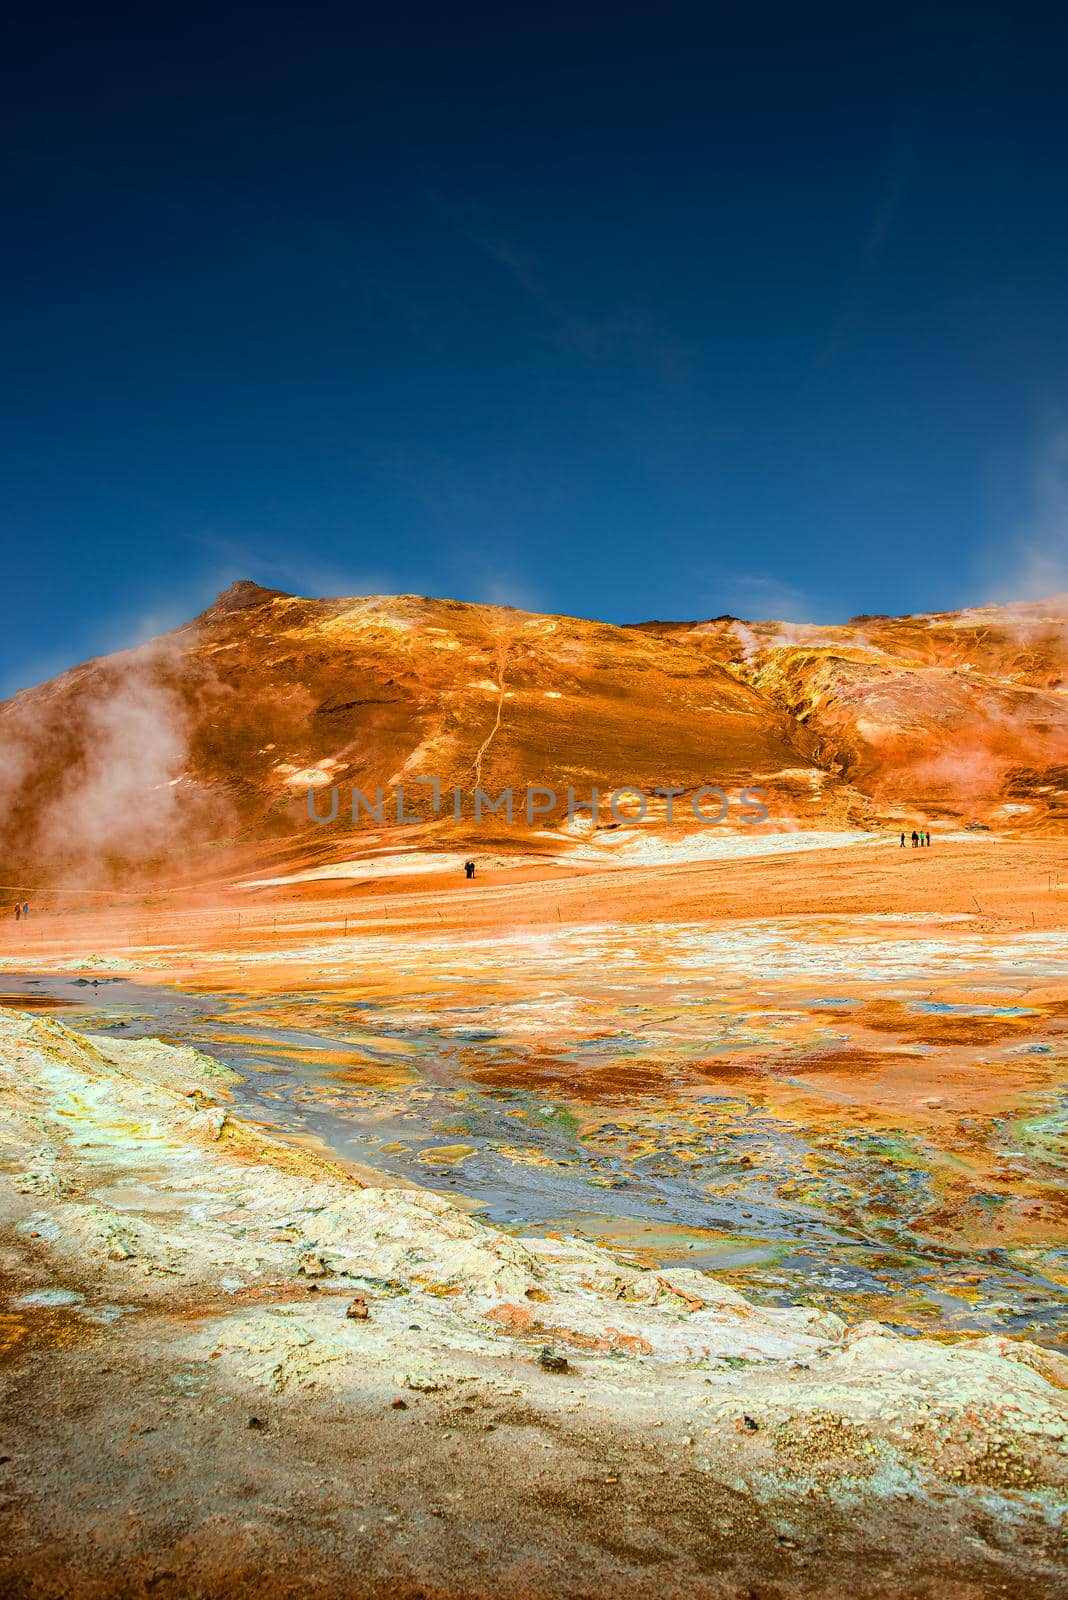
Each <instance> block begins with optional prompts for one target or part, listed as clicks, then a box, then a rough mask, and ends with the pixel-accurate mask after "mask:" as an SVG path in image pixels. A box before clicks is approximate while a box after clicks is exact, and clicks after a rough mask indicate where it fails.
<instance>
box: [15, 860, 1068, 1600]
mask: <svg viewBox="0 0 1068 1600" xmlns="http://www.w3.org/2000/svg"><path fill="white" fill-rule="evenodd" d="M813 842H815V841H809V843H810V844H812V843H813ZM1065 866H1066V850H1065V847H1064V846H1063V845H1062V844H1059V843H1057V842H1056V841H1050V840H1037V839H1030V840H1005V839H999V838H997V837H995V836H993V835H990V836H983V837H976V838H959V839H946V840H940V841H937V843H936V846H935V847H934V848H932V850H931V851H930V852H915V853H914V852H913V851H911V850H907V851H904V852H901V851H900V850H899V849H898V847H897V843H896V840H894V841H890V840H888V839H887V838H886V836H885V835H884V836H878V835H873V836H869V837H866V838H861V839H858V840H855V841H854V840H850V839H849V838H847V837H841V838H839V839H837V840H831V839H828V840H827V841H826V846H825V847H824V848H816V849H813V848H805V849H802V848H798V849H796V850H793V851H788V852H786V853H767V854H750V855H739V856H737V857H733V856H732V855H731V854H730V852H729V851H727V852H724V853H723V854H722V855H721V856H720V857H713V858H711V859H708V860H685V859H683V860H677V861H674V862H673V861H671V860H670V859H668V860H664V861H659V862H657V861H652V862H650V861H646V862H642V861H641V860H637V859H636V860H633V861H631V862H629V863H627V862H626V859H625V857H624V856H622V855H621V856H620V858H619V861H618V863H615V864H612V865H610V866H604V865H603V864H601V863H600V862H598V861H596V860H594V861H588V860H587V861H584V860H583V859H582V857H581V855H576V856H575V857H574V858H573V859H569V860H568V861H567V862H566V863H562V862H551V861H550V862H546V861H542V862H541V863H534V864H531V863H530V862H526V863H523V862H519V861H517V862H516V864H515V865H509V864H508V863H507V861H502V862H500V863H499V864H498V865H496V866H494V865H493V864H487V865H484V867H483V869H482V870H481V871H480V875H479V878H478V879H477V881H476V883H475V884H473V885H466V884H464V883H463V882H462V879H461V878H460V877H459V876H458V875H457V873H456V872H455V870H454V864H453V863H451V862H449V861H446V862H444V863H440V862H435V861H433V860H421V859H420V858H418V857H412V858H411V859H410V860H401V859H397V860H394V861H393V862H392V865H390V864H389V863H388V862H383V860H382V859H381V857H379V858H377V859H376V861H375V863H374V864H373V866H372V864H371V863H370V861H364V862H362V863H355V864H353V865H352V866H351V867H350V868H348V869H345V870H343V871H341V873H340V876H332V877H325V878H324V877H319V878H308V877H307V876H306V875H305V876H301V877H294V875H293V874H292V873H290V874H289V875H288V877H287V875H286V874H285V873H284V872H277V871H276V872H274V874H273V881H270V882H268V881H266V880H267V879H269V878H271V877H272V874H271V873H270V872H268V871H267V870H264V871H263V872H259V873H256V872H249V873H248V875H247V877H246V879H245V880H244V883H243V884H236V885H233V886H231V887H230V888H229V889H228V890H226V891H225V892H223V891H220V892H219V893H217V894H215V895H213V896H208V895H207V894H206V893H205V894H203V895H202V896H201V898H199V899H197V900H193V899H184V900H182V901H181V902H179V901H178V900H177V897H171V898H169V899H168V897H166V896H163V895H157V896H155V897H148V896H146V897H145V898H144V900H143V901H141V902H139V903H137V904H133V903H125V904H122V905H121V906H116V907H114V908H113V909H111V910H107V911H105V910H99V911H96V912H69V911H67V910H66V909H65V908H64V907H63V906H62V905H60V904H59V903H58V902H57V905H56V908H55V909H54V910H51V911H50V912H49V913H48V915H46V916H44V917H41V918H40V919H37V918H35V919H33V920H32V921H31V923H30V925H29V927H24V928H22V929H20V930H17V931H16V930H14V929H13V928H11V927H9V928H8V929H7V931H6V934H5V940H6V944H5V947H4V948H3V949H2V950H0V968H2V969H3V970H4V971H5V972H6V973H7V974H9V975H10V976H9V979H8V980H7V987H8V988H9V989H10V991H11V992H10V993H5V994H4V995H3V996H2V997H0V998H2V999H3V1007H2V1009H0V1207H2V1211H0V1296H2V1298H0V1523H2V1534H3V1536H2V1538H0V1593H2V1594H4V1595H5V1596H7V1595H10V1596H33V1597H39V1600H46V1597H48V1600H51V1597H58V1596H61V1595H62V1596H66V1595H70V1596H79V1597H82V1596H85V1597H89V1596H100V1597H104V1596H108V1597H110V1596H126V1595H130V1596H134V1595H148V1594H152V1595H157V1596H169V1595H174V1596H218V1597H223V1596H231V1595H233V1596H237V1595H245V1594H253V1593H256V1594H261V1593H269V1594H271V1595H278V1596H286V1595H294V1596H296V1595H300V1596H303V1595H319V1594H322V1595H331V1596H333V1595H352V1596H364V1595H367V1596H378V1595H381V1596H413V1597H414V1596H417V1595H421V1596H425V1597H427V1600H430V1597H438V1596H440V1597H446V1596H448V1597H456V1596H465V1597H468V1596H469V1597H472V1600H474V1597H483V1596H485V1597H491V1596H492V1597H498V1596H499V1597H504V1596H508V1597H516V1600H522V1597H524V1596H527V1595H535V1594H537V1595H538V1596H542V1597H544V1596H546V1595H559V1596H590V1597H593V1596H609V1595H610V1596H615V1595H620V1596H622V1595H626V1596H638V1597H640V1596H657V1597H662V1596H675V1595H678V1596H688V1597H689V1596H702V1597H703V1596H720V1595H723V1596H745V1595H751V1596H758V1597H761V1600H771V1597H774V1596H782V1597H787V1596H791V1597H792V1596H809V1595H811V1596H837V1595H847V1594H848V1595H850V1596H853V1595H856V1594H857V1593H858V1592H860V1593H864V1594H867V1595H871V1596H917V1597H919V1596H932V1597H933V1596H938V1597H946V1596H961V1597H964V1596H973V1595H988V1594H989V1595H992V1596H995V1595H998V1596H1001V1595H1004V1596H1015V1595H1020V1596H1022V1595H1025V1594H1026V1595H1028V1596H1029V1597H1030V1596H1034V1595H1036V1594H1043V1595H1056V1594H1059V1593H1068V1585H1066V1580H1065V1570H1064V1566H1063V1561H1062V1555H1061V1546H1060V1543H1059V1539H1060V1537H1061V1532H1062V1522H1061V1519H1062V1517H1063V1511H1064V1504H1065V1485H1066V1481H1068V1473H1066V1470H1065V1468H1066V1459H1065V1450H1064V1441H1065V1428H1066V1420H1068V1419H1066V1411H1068V1406H1066V1397H1068V1361H1066V1360H1065V1357H1064V1356H1063V1355H1062V1354H1061V1353H1060V1352H1059V1350H1058V1348H1057V1346H1058V1344H1059V1342H1060V1340H1059V1336H1058V1333H1057V1324H1056V1313H1057V1310H1058V1307H1059V1306H1060V1305H1061V1303H1062V1299H1063V1288H1064V1281H1065V1274H1064V1247H1065V1243H1066V1240H1065V1207H1064V1200H1063V1193H1062V1192H1061V1190H1060V1188H1059V1176H1060V1172H1061V1170H1062V1169H1060V1168H1059V1166H1058V1163H1059V1160H1060V1157H1061V1154H1062V1152H1063V1120H1058V1119H1060V1118H1062V1112H1063V1090H1064V1076H1063V1067H1064V1057H1065V1039H1066V1034H1068V1030H1066V1018H1068V979H1066V977H1065V973H1066V971H1068V960H1066V956H1068V939H1066V937H1065V900H1066V895H1068V872H1066V871H1065ZM113 979H126V980H132V982H133V983H134V984H136V985H138V986H139V987H140V988H141V989H142V990H143V992H144V994H145V995H146V996H147V995H149V994H150V993H153V994H154V993H156V992H157V991H159V992H161V993H162V992H163V991H166V992H167V993H169V994H171V995H178V996H179V997H181V998H182V1000H183V1003H186V1002H188V1003H189V1004H190V1005H191V1004H192V1003H193V1000H194V999H195V998H196V997H200V998H201V1000H202V999H203V997H205V996H209V997H214V1001H215V1003H216V1005H217V1006H218V1007H219V1008H220V1009H219V1014H218V1017H216V1018H214V1019H209V1021H208V1022H207V1023H205V1024H204V1027H205V1028H209V1027H215V1028H216V1029H217V1032H218V1038H219V1040H220V1041H224V1040H227V1039H228V1040H230V1042H231V1044H232V1043H233V1032H232V1026H233V1017H234V1015H235V1014H236V1015H237V1016H238V1018H239V1020H240V1026H241V1027H242V1028H243V1029H244V1030H245V1033H246V1035H247V1037H248V1039H254V1040H256V1041H258V1042H256V1043H255V1044H254V1045H249V1044H248V1043H247V1040H246V1044H245V1046H244V1048H245V1049H246V1050H253V1049H254V1050H255V1051H260V1055H259V1056H256V1060H258V1061H259V1063H260V1068H262V1074H263V1075H262V1077H261V1078H259V1079H256V1082H257V1083H258V1084H259V1088H258V1089H257V1094H258V1096H259V1098H258V1099H257V1100H256V1101H255V1104H253V1102H252V1101H251V1100H250V1098H249V1096H250V1093H251V1091H250V1088H249V1084H250V1083H251V1082H252V1081H253V1079H254V1077H255V1074H254V1073H253V1072H252V1071H251V1069H249V1070H248V1071H246V1070H245V1068H244V1066H239V1067H238V1070H236V1071H235V1070H234V1068H233V1067H232V1066H229V1065H226V1064H223V1062H222V1061H221V1060H220V1059H217V1058H216V1057H217V1056H219V1057H221V1056H227V1055H228V1056H229V1059H230V1060H231V1061H240V1062H242V1063H243V1062H244V1061H245V1060H248V1059H252V1057H251V1056H245V1055H239V1054H238V1052H237V1049H236V1046H234V1048H232V1049H231V1048H229V1046H228V1048H227V1049H225V1050H224V1049H222V1048H221V1047H220V1049H219V1050H218V1051H216V1050H215V1049H214V1048H213V1049H212V1051H211V1052H205V1050H204V1049H202V1048H199V1046H200V1045H201V1044H202V1043H203V1042H204V1039H205V1037H206V1035H205V1034H203V1033H202V1034H198V1035H197V1041H196V1042H197V1045H198V1048H194V1047H193V1045H192V1044H190V1043H189V1042H188V1038H187V1036H186V1035H183V1033H182V1031H181V1027H182V1026H184V1024H181V1025H180V1022H179V1021H174V1022H173V1023H171V1022H168V1023H167V1024H166V1025H164V1026H160V1027H158V1029H157V1031H158V1032H159V1033H161V1034H163V1036H164V1039H163V1040H161V1039H159V1038H153V1037H150V1036H149V1035H148V1032H147V1024H146V1025H145V1027H140V1026H137V1025H135V1023H134V1020H133V1013H132V1012H130V1013H123V1014H121V1015H120V1013H119V1010H118V1009H117V1008H116V1007H114V1006H113V1007H112V1008H111V1009H110V1010H109V1009H108V1006H109V1004H110V1002H108V1000H107V990H106V982H107V981H108V980H113ZM77 983H80V984H81V988H80V989H78V990H74V991H73V993H74V994H76V995H80V996H82V997H83V998H81V999H77V1000H74V999H72V998H71V993H70V987H71V986H73V985H74V984H77ZM57 985H60V986H62V985H66V986H68V987H67V988H63V990H62V994H61V993H60V988H59V987H57ZM93 985H95V986H96V987H95V988H94V987H93ZM117 992H118V990H117V989H116V993H117ZM123 992H124V993H125V990H124V991H123ZM146 1004H147V1002H146ZM223 1007H230V1008H231V1011H230V1012H229V1013H228V1014H227V1015H228V1017H229V1019H230V1020H229V1022H227V1024H226V1025H227V1026H228V1027H231V1032H230V1033H227V1032H226V1028H225V1027H224V1025H223V1021H220V1020H219V1018H221V1017H222V1008H223ZM234 1008H236V1012H235V1010H234ZM265 1019H268V1020H269V1021H270V1023H271V1027H272V1028H273V1029H274V1035H273V1037H274V1040H275V1046H276V1053H275V1055H274V1056H273V1057H271V1058H270V1059H267V1057H265V1056H263V1054H262V1050H261V1045H262V1042H263V1040H264V1039H266V1038H267V1025H266V1022H265ZM297 1028H301V1029H304V1030H305V1032H304V1033H303V1034H302V1035H301V1038H302V1039H304V1040H307V1039H308V1038H311V1037H315V1036H318V1037H319V1038H320V1040H321V1041H322V1045H323V1047H322V1051H321V1060H320V1061H319V1063H318V1065H317V1066H316V1069H315V1072H314V1074H312V1073H311V1071H310V1069H309V1068H308V1066H307V1060H308V1058H309V1055H310V1054H314V1050H312V1049H310V1048H309V1047H307V1046H306V1044H295V1043H293V1042H292V1039H291V1037H290V1034H289V1033H287V1032H286V1029H289V1030H293V1029H297ZM257 1029H258V1030H260V1031H259V1033H257ZM317 1029H318V1030H319V1033H318V1035H316V1030H317ZM339 1038H341V1039H342V1040H343V1044H344V1048H341V1047H339V1046H338V1043H337V1041H338V1039H339ZM327 1040H329V1041H330V1044H329V1048H327V1044H326V1041H327ZM287 1041H289V1042H288V1043H287ZM208 1042H211V1038H210V1036H209V1037H208ZM287 1052H288V1054H287ZM261 1058H262V1059H261ZM257 1070H259V1068H257ZM589 1194H598V1195H600V1196H601V1199H600V1200H599V1201H598V1202H597V1206H596V1207H595V1206H594V1204H593V1202H592V1201H590V1200H588V1199H587V1198H584V1197H586V1196H588V1195H589ZM658 1205H659V1206H660V1208H661V1209H660V1213H658V1212H657V1209H656V1208H657V1206H658ZM509 1208H511V1209H509ZM480 1212H481V1215H480ZM661 1213H663V1220H662V1221H661V1222H659V1223H657V1221H656V1218H657V1216H658V1215H660V1214H661ZM509 1219H513V1220H509ZM680 1219H685V1227H684V1226H683V1221H681V1220H680ZM673 1223H674V1228H673V1226H672V1224H673ZM598 1238H600V1239H602V1240H604V1241H606V1242H607V1243H608V1244H610V1245H612V1246H613V1247H614V1248H612V1249H610V1248H606V1245H605V1244H603V1243H598V1242H597V1239H598ZM799 1262H800V1265H799ZM695 1263H696V1264H698V1265H700V1267H702V1268H708V1269H709V1270H697V1266H696V1265H695ZM720 1265H722V1270H720ZM747 1274H748V1275H747ZM777 1274H778V1276H777ZM806 1274H807V1277H806ZM806 1282H808V1284H809V1285H810V1289H811V1292H810V1293H808V1294H806V1293H804V1292H802V1288H803V1285H804V1284H805V1283H806ZM739 1284H741V1285H743V1287H742V1288H740V1287H739ZM784 1286H785V1287H784ZM890 1324H893V1326H890ZM545 1352H548V1354H545Z"/></svg>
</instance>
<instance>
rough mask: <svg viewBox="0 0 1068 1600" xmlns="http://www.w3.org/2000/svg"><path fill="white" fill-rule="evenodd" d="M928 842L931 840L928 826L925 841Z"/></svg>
mask: <svg viewBox="0 0 1068 1600" xmlns="http://www.w3.org/2000/svg"><path fill="white" fill-rule="evenodd" d="M930 842H931V830H930V828H928V830H927V843H928V844H930Z"/></svg>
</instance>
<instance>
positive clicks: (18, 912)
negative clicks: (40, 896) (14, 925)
mask: <svg viewBox="0 0 1068 1600" xmlns="http://www.w3.org/2000/svg"><path fill="white" fill-rule="evenodd" d="M21 915H22V907H21V906H20V905H19V903H18V901H17V900H16V901H15V921H16V922H17V921H18V920H19V918H20V917H21Z"/></svg>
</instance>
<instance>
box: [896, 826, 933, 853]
mask: <svg viewBox="0 0 1068 1600" xmlns="http://www.w3.org/2000/svg"><path fill="white" fill-rule="evenodd" d="M930 842H931V835H930V832H927V833H925V832H924V830H923V829H922V828H921V829H920V830H919V832H918V833H917V831H916V829H915V828H913V830H912V848H913V849H914V850H915V849H916V847H917V846H918V845H925V844H930ZM901 848H902V850H904V848H905V835H904V834H902V835H901Z"/></svg>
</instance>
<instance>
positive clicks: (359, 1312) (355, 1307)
mask: <svg viewBox="0 0 1068 1600" xmlns="http://www.w3.org/2000/svg"><path fill="white" fill-rule="evenodd" d="M345 1315H346V1316H347V1317H352V1319H353V1321H355V1322H366V1321H367V1319H368V1317H369V1316H370V1315H371V1313H370V1312H369V1311H368V1309H367V1301H366V1300H365V1299H364V1297H363V1295H362V1294H358V1295H357V1296H356V1298H355V1300H353V1301H352V1303H351V1304H350V1305H349V1306H348V1308H347V1309H346V1311H345Z"/></svg>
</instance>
